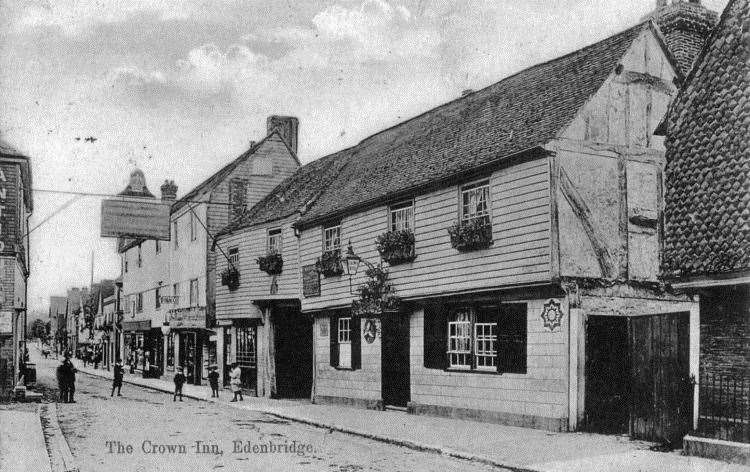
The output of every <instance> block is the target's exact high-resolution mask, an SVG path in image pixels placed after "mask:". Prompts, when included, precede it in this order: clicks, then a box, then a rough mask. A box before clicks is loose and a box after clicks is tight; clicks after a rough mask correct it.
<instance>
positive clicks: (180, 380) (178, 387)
mask: <svg viewBox="0 0 750 472" xmlns="http://www.w3.org/2000/svg"><path fill="white" fill-rule="evenodd" d="M175 371H176V372H177V373H176V374H174V397H173V398H172V401H173V402H174V401H177V395H179V396H180V401H182V386H183V385H185V376H184V375H183V374H182V367H177V369H175Z"/></svg>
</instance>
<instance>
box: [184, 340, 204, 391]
mask: <svg viewBox="0 0 750 472" xmlns="http://www.w3.org/2000/svg"><path fill="white" fill-rule="evenodd" d="M196 341H197V340H196V334H195V333H193V332H189V331H188V332H183V333H180V365H181V366H182V373H183V374H184V375H185V379H186V380H187V382H188V383H190V384H196V385H197V384H199V383H200V381H199V380H198V379H197V378H196V376H197V372H198V370H197V366H198V363H199V362H200V359H199V358H198V357H199V354H198V349H197V342H196Z"/></svg>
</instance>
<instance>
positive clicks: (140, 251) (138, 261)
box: [136, 244, 143, 267]
mask: <svg viewBox="0 0 750 472" xmlns="http://www.w3.org/2000/svg"><path fill="white" fill-rule="evenodd" d="M136 262H137V265H138V267H143V252H142V250H141V245H140V244H139V245H138V259H136Z"/></svg>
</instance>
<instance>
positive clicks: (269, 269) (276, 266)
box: [256, 251, 284, 275]
mask: <svg viewBox="0 0 750 472" xmlns="http://www.w3.org/2000/svg"><path fill="white" fill-rule="evenodd" d="M256 260H257V261H258V268H259V269H260V270H262V271H263V272H265V273H266V274H268V275H279V274H280V273H281V271H282V269H283V268H284V259H283V258H282V257H281V254H279V253H278V252H273V251H272V252H269V253H268V254H266V255H265V256H262V257H259V258H258V259H256Z"/></svg>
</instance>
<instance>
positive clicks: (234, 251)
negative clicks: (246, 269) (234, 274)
mask: <svg viewBox="0 0 750 472" xmlns="http://www.w3.org/2000/svg"><path fill="white" fill-rule="evenodd" d="M227 252H228V253H229V254H228V259H229V263H230V264H232V266H233V267H234V268H236V269H239V267H238V264H239V263H240V248H239V246H232V247H230V248H229V250H228V251H227Z"/></svg>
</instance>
